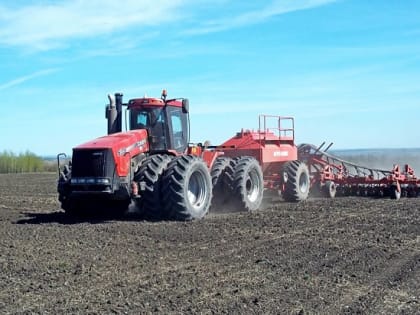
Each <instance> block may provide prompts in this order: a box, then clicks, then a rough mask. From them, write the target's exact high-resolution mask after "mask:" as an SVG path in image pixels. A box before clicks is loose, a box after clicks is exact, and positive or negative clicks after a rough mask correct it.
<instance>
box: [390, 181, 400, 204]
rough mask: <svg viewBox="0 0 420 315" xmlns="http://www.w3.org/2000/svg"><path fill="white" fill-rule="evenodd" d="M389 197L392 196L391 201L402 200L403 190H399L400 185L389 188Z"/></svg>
mask: <svg viewBox="0 0 420 315" xmlns="http://www.w3.org/2000/svg"><path fill="white" fill-rule="evenodd" d="M389 195H390V196H391V199H394V200H399V199H400V198H401V190H398V185H395V184H393V185H391V186H390V187H389Z"/></svg>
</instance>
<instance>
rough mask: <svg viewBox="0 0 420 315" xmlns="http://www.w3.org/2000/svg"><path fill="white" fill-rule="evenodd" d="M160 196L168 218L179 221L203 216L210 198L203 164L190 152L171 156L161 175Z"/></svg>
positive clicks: (208, 182) (209, 180)
mask: <svg viewBox="0 0 420 315" xmlns="http://www.w3.org/2000/svg"><path fill="white" fill-rule="evenodd" d="M162 196H163V205H164V210H165V213H166V215H167V216H168V217H169V218H171V219H174V220H181V221H189V220H193V219H201V218H203V217H204V216H205V215H206V214H207V212H208V211H209V208H210V204H211V198H212V183H211V177H210V172H209V169H208V167H207V165H206V163H204V161H203V160H202V159H201V158H199V157H196V156H192V155H184V156H179V157H176V158H175V159H173V160H172V161H171V162H170V163H169V165H168V168H167V169H166V171H165V172H164V175H163V187H162Z"/></svg>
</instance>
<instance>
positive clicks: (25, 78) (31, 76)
mask: <svg viewBox="0 0 420 315" xmlns="http://www.w3.org/2000/svg"><path fill="white" fill-rule="evenodd" d="M58 70H59V69H57V68H51V69H44V70H40V71H37V72H34V73H31V74H28V75H25V76H22V77H19V78H16V79H13V80H10V81H8V82H6V83H3V84H0V91H1V90H5V89H8V88H10V87H12V86H15V85H19V84H22V83H24V82H26V81H29V80H32V79H35V78H38V77H42V76H45V75H48V74H51V73H54V72H57V71H58Z"/></svg>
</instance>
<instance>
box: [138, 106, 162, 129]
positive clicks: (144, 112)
mask: <svg viewBox="0 0 420 315" xmlns="http://www.w3.org/2000/svg"><path fill="white" fill-rule="evenodd" d="M130 114H131V115H130V116H131V118H130V130H134V129H145V128H153V127H155V126H156V124H158V123H164V121H165V120H164V115H163V109H162V108H153V107H145V108H141V109H131V113H130Z"/></svg>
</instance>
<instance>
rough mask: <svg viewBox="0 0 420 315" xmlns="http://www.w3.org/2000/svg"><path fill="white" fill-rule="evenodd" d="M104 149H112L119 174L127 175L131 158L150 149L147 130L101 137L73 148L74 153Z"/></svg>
mask: <svg viewBox="0 0 420 315" xmlns="http://www.w3.org/2000/svg"><path fill="white" fill-rule="evenodd" d="M103 149H109V150H111V151H112V155H113V158H114V161H115V163H116V170H117V173H118V175H119V176H126V175H127V174H128V172H129V168H130V161H131V158H132V157H133V156H136V155H138V154H140V153H143V152H147V151H149V143H148V141H147V131H146V130H145V129H138V130H131V131H127V132H118V133H114V134H111V135H107V136H103V137H99V138H96V139H94V140H91V141H88V142H86V143H83V144H81V145H78V146H77V147H75V148H73V155H74V154H75V153H76V152H78V151H84V150H103Z"/></svg>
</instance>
